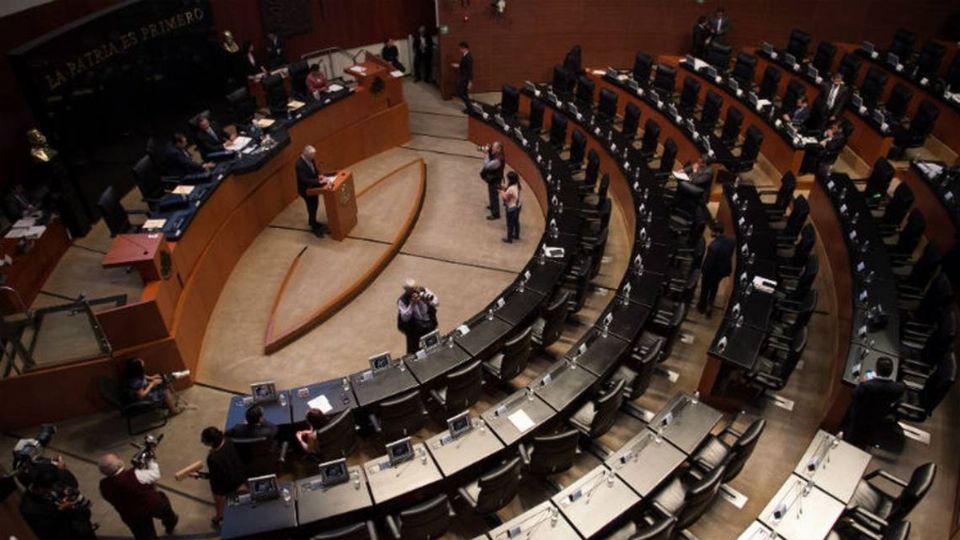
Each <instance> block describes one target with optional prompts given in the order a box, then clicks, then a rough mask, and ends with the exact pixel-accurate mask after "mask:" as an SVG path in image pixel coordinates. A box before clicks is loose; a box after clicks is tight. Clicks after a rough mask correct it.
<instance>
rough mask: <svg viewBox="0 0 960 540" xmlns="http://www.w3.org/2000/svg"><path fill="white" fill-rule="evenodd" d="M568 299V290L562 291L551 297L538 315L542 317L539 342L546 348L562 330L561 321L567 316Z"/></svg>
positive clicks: (555, 339) (558, 336)
mask: <svg viewBox="0 0 960 540" xmlns="http://www.w3.org/2000/svg"><path fill="white" fill-rule="evenodd" d="M569 300H570V292H569V291H563V292H561V293H560V294H558V295H557V296H556V298H554V299H553V302H552V303H551V304H549V305H548V306H547V307H546V308H544V309H543V312H542V313H541V314H540V317H542V318H543V332H542V333H541V338H540V339H541V341H540V344H541V346H542V347H544V348H546V347H549V346H550V345H552V344H553V343H554V342H556V341H557V340H558V339H560V333H561V331H562V330H563V323H564V322H565V321H566V318H567V302H568V301H569Z"/></svg>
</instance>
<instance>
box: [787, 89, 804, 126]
mask: <svg viewBox="0 0 960 540" xmlns="http://www.w3.org/2000/svg"><path fill="white" fill-rule="evenodd" d="M809 119H810V103H809V102H807V96H800V98H799V99H797V106H796V107H795V108H794V109H793V110H792V111H790V112H785V113H783V121H784V122H790V123H791V124H793V126H794V127H795V128H797V129H801V128H802V127H803V126H804V125H806V123H807V120H809Z"/></svg>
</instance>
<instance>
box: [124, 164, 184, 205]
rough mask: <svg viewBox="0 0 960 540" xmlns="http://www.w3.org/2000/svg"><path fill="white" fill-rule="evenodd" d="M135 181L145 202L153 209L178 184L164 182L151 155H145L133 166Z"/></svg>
mask: <svg viewBox="0 0 960 540" xmlns="http://www.w3.org/2000/svg"><path fill="white" fill-rule="evenodd" d="M131 172H132V173H133V181H134V183H136V184H137V189H139V190H140V195H141V196H142V197H143V201H144V202H146V203H147V204H148V205H150V207H151V208H153V207H154V206H155V205H156V203H157V202H159V200H160V198H161V197H163V196H164V194H166V193H167V192H168V191H170V190H172V189H173V188H174V187H176V185H177V182H175V181H171V182H164V181H163V180H162V179H161V177H160V171H159V170H158V169H157V166H156V164H155V163H154V162H153V159H152V158H151V157H150V156H149V155H144V156H143V157H141V158H140V159H138V160H137V162H136V163H135V164H134V165H133V169H132V171H131Z"/></svg>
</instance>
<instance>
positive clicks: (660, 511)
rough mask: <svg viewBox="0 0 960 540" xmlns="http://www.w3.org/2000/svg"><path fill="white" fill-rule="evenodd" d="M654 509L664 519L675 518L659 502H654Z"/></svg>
mask: <svg viewBox="0 0 960 540" xmlns="http://www.w3.org/2000/svg"><path fill="white" fill-rule="evenodd" d="M653 509H654V510H656V511H657V513H658V514H660V515H661V516H663V517H667V518H669V517H674V515H673V514H671V513H670V511H669V510H667V509H666V508H664V506H663V505H662V504H660V502H659V501H653Z"/></svg>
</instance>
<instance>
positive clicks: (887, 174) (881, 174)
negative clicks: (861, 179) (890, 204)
mask: <svg viewBox="0 0 960 540" xmlns="http://www.w3.org/2000/svg"><path fill="white" fill-rule="evenodd" d="M894 174H896V170H895V169H894V168H893V165H891V164H890V162H889V161H887V158H885V157H878V158H877V160H876V161H875V162H874V163H873V170H872V171H870V176H869V177H868V178H867V179H866V181H865V183H866V185H865V186H864V189H863V195H864V197H865V198H866V199H867V206H869V207H870V208H877V206H879V204H880V201H882V200H884V199H886V197H887V190H888V189H889V188H890V182H891V181H892V180H893V176H894Z"/></svg>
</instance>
